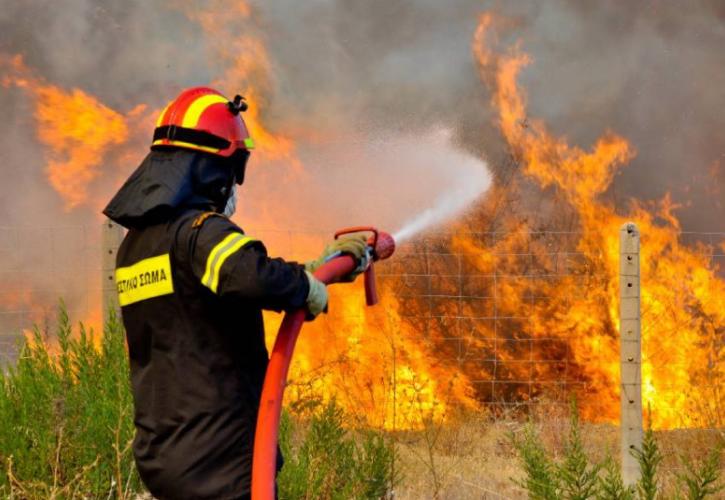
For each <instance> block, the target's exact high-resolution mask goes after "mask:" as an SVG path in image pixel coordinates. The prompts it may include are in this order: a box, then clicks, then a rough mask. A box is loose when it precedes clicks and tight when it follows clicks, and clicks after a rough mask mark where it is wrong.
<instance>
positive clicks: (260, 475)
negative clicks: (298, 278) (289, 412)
mask: <svg viewBox="0 0 725 500" xmlns="http://www.w3.org/2000/svg"><path fill="white" fill-rule="evenodd" d="M363 231H364V232H368V231H369V232H372V233H373V236H371V237H370V239H369V240H368V247H369V250H370V252H371V255H372V260H371V262H370V265H369V266H368V268H367V269H366V270H365V296H366V299H367V305H369V306H371V305H374V304H376V303H377V301H378V297H377V289H376V286H375V274H374V268H373V263H372V262H373V261H377V260H382V259H387V258H388V257H390V256H391V255H392V254H393V252H394V251H395V241H394V240H393V237H392V236H390V235H389V234H387V233H384V232H382V231H378V230H377V229H375V228H371V227H354V228H349V229H344V230H341V231H338V232H337V233H336V234H335V238H338V237H339V236H340V235H343V234H347V233H357V232H363ZM358 265H359V263H358V262H357V261H356V260H355V259H354V258H353V257H351V256H350V255H340V256H337V257H335V258H333V259H331V260H330V261H328V262H327V263H325V264H323V265H322V266H320V268H319V269H317V271H315V273H314V275H315V278H317V279H318V280H320V281H322V282H323V283H325V284H331V283H335V282H337V281H339V280H340V279H342V278H343V277H345V276H347V275H349V274H350V273H352V272H353V271H354V270H355V269H357V267H358ZM305 316H306V311H305V309H298V310H296V311H291V312H288V313H287V314H286V315H285V317H284V320H282V325H281V326H280V328H279V332H278V333H277V339H276V340H275V342H274V349H273V350H272V355H271V356H270V359H269V365H268V366H267V375H266V377H265V379H264V386H263V388H262V397H261V399H260V404H259V415H258V417H257V430H256V433H255V438H254V457H253V460H252V500H274V498H275V479H276V472H277V471H276V463H277V439H278V437H279V419H280V414H281V411H282V397H283V396H284V389H285V385H286V383H287V372H288V371H289V366H290V362H291V361H292V353H293V352H294V348H295V343H296V342H297V337H298V336H299V334H300V330H301V329H302V325H303V324H304V321H305Z"/></svg>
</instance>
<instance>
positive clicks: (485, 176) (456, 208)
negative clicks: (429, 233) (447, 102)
mask: <svg viewBox="0 0 725 500" xmlns="http://www.w3.org/2000/svg"><path fill="white" fill-rule="evenodd" d="M468 161H476V162H479V163H480V168H474V169H465V170H464V171H461V174H462V175H460V178H459V179H458V180H457V181H456V184H455V186H454V187H453V189H450V190H448V191H446V192H445V193H442V194H441V195H440V196H439V197H438V198H437V199H436V200H435V203H434V204H433V206H431V207H430V208H427V209H425V210H424V211H422V212H420V213H419V214H417V215H416V216H415V217H413V218H412V219H411V220H410V221H408V222H407V223H406V224H405V225H404V226H403V227H402V228H400V229H399V230H398V231H397V232H396V233H395V234H394V235H393V237H394V238H395V241H396V243H402V242H404V241H405V240H407V239H409V238H411V237H413V236H415V235H416V234H418V233H420V232H421V231H423V230H425V229H428V228H430V227H433V226H435V225H438V224H441V223H443V222H445V221H447V220H449V219H451V218H452V217H454V216H456V215H458V214H459V213H460V212H462V211H463V210H464V209H465V208H466V207H468V206H469V205H470V204H471V203H472V202H474V201H475V200H476V199H478V198H479V197H480V196H481V194H483V193H484V192H485V191H486V190H488V188H489V186H490V185H491V174H490V171H489V169H488V167H487V165H486V163H485V162H484V161H482V160H479V159H476V158H473V157H469V158H468Z"/></svg>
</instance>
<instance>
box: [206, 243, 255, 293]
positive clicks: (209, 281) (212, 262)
mask: <svg viewBox="0 0 725 500" xmlns="http://www.w3.org/2000/svg"><path fill="white" fill-rule="evenodd" d="M252 241H255V240H254V238H250V237H249V236H246V235H244V234H242V233H232V234H230V235H229V236H227V237H226V238H224V239H223V240H222V241H221V242H219V243H218V244H217V245H216V246H215V247H214V248H212V249H211V252H209V257H207V259H206V269H205V271H204V276H202V278H201V283H202V285H204V286H205V287H207V288H209V289H210V290H211V291H212V292H214V293H217V289H218V288H219V273H220V271H221V268H222V266H223V265H224V262H225V261H226V260H227V259H228V258H229V256H231V255H232V254H233V253H234V252H236V251H237V250H239V249H240V248H242V247H243V246H244V245H246V244H247V243H250V242H252Z"/></svg>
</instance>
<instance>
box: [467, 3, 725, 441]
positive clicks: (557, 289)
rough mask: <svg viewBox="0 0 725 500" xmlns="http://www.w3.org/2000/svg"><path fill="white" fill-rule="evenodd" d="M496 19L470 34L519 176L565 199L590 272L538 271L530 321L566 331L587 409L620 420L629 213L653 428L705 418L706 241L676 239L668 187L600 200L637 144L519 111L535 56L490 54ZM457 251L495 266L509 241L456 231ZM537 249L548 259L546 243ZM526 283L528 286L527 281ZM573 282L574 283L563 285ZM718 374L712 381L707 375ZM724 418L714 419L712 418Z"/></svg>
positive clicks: (709, 340) (717, 350)
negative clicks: (566, 129)
mask: <svg viewBox="0 0 725 500" xmlns="http://www.w3.org/2000/svg"><path fill="white" fill-rule="evenodd" d="M495 21H496V20H495V19H494V17H493V16H492V15H490V14H485V15H483V16H482V17H481V19H480V22H479V25H478V29H477V30H476V33H475V36H474V42H473V52H474V55H475V58H476V61H477V62H478V65H479V69H480V73H481V78H482V80H483V81H484V82H485V83H486V84H487V85H488V86H489V87H490V88H491V91H492V104H493V106H494V107H495V109H496V110H497V111H498V124H499V127H500V129H501V131H502V133H503V135H504V137H505V139H506V141H507V142H508V144H509V146H510V148H511V150H512V152H513V154H514V156H515V157H516V158H517V159H518V160H519V161H520V163H521V164H522V165H523V167H524V169H525V174H526V175H527V176H529V177H530V178H532V179H534V180H535V181H537V182H538V183H539V185H540V186H541V187H542V188H547V187H554V188H556V192H557V193H558V194H559V195H560V196H561V197H563V199H564V200H565V201H566V203H567V204H568V205H569V206H570V207H571V208H572V209H573V212H574V214H575V215H576V217H577V219H578V224H579V228H580V231H581V234H580V236H579V239H578V242H577V250H578V251H579V252H581V253H582V254H583V255H584V257H585V263H584V264H583V265H580V266H579V267H580V271H582V272H583V273H584V275H585V276H589V277H590V278H589V279H590V280H591V281H590V282H589V283H588V284H587V283H585V284H584V286H582V284H581V283H580V282H578V281H579V280H577V279H574V278H572V277H566V276H564V277H561V278H560V279H558V280H556V281H551V280H537V281H536V282H535V283H534V284H533V288H535V291H536V293H538V294H539V295H541V296H545V297H547V299H548V300H547V302H546V303H545V304H541V305H538V304H536V305H534V307H533V308H531V310H530V312H531V315H530V322H528V323H527V324H526V325H527V326H526V329H527V330H528V333H529V334H530V335H532V336H533V337H555V338H561V339H562V340H564V341H566V342H567V344H568V346H569V349H571V352H572V354H573V357H574V360H575V361H576V366H577V369H578V370H580V371H581V373H580V375H579V376H581V377H582V378H583V380H585V381H586V382H587V389H586V391H585V392H584V393H583V394H582V396H581V398H582V399H583V409H584V412H585V414H586V416H588V417H589V418H590V419H592V420H616V419H617V418H618V407H619V406H618V405H619V395H618V383H619V369H618V363H619V346H618V333H617V330H618V323H619V317H618V283H617V276H618V272H619V260H618V258H619V256H618V245H619V242H618V238H619V237H618V228H619V227H620V226H621V225H622V224H623V223H624V222H625V221H626V220H629V219H632V220H635V221H636V222H637V224H638V225H639V227H640V231H641V233H642V235H643V236H642V265H641V272H642V277H643V278H642V311H643V322H644V326H643V332H642V334H643V368H642V371H643V397H644V399H645V403H646V405H648V406H649V407H651V409H652V419H653V424H654V425H655V426H658V427H673V426H683V425H684V426H691V425H704V424H710V425H712V424H713V422H707V421H706V420H707V419H708V418H710V417H712V416H713V415H715V409H716V408H718V407H720V408H721V407H722V403H723V402H725V401H723V399H722V398H723V396H722V395H721V394H720V393H719V391H718V390H717V385H718V384H719V383H721V381H722V375H723V373H722V370H723V359H722V348H721V347H719V342H720V341H719V340H718V339H721V338H722V334H723V331H724V329H725V307H723V306H724V305H725V282H724V281H723V280H722V279H720V278H719V277H718V275H717V271H718V270H717V268H716V267H715V266H714V265H713V264H711V262H710V260H709V257H708V251H711V249H708V248H706V247H704V246H702V245H700V246H696V247H688V246H685V245H684V244H683V243H682V242H681V241H680V238H679V236H680V232H681V229H680V225H679V222H678V220H677V218H676V216H675V214H674V209H675V208H676V207H675V206H674V205H673V204H672V202H671V201H670V199H669V197H665V199H663V200H662V201H661V202H660V203H659V204H658V206H650V207H648V206H644V205H643V204H642V203H639V202H636V201H633V202H632V206H631V209H630V213H629V214H627V215H626V216H623V215H620V214H618V213H617V212H616V211H615V209H614V207H613V206H612V205H611V204H608V203H606V202H604V201H602V200H601V199H600V198H599V195H601V194H602V193H603V192H604V191H606V189H607V188H608V187H609V186H610V184H611V182H612V179H613V176H614V174H615V173H616V171H617V169H618V168H620V167H621V166H622V165H624V164H626V163H627V162H628V161H629V160H630V159H631V158H632V157H633V156H634V151H633V149H632V147H631V146H630V145H629V144H628V142H627V141H626V140H625V139H623V138H622V137H619V136H617V135H616V134H614V133H612V132H607V133H605V134H604V135H603V136H602V137H601V138H600V139H598V140H597V141H596V143H595V144H594V146H593V148H592V150H591V151H589V152H587V151H584V150H581V149H580V148H578V147H576V146H572V145H570V144H569V143H568V142H567V140H566V138H564V137H556V136H554V135H552V134H551V132H549V131H548V129H547V127H546V125H545V124H544V123H543V121H541V120H537V119H533V118H531V117H528V116H527V113H526V97H525V94H524V92H523V90H522V89H521V88H520V87H519V85H518V83H517V77H518V75H519V73H520V72H521V70H522V69H523V68H524V67H525V66H526V65H527V64H529V63H530V62H531V59H530V57H529V56H528V55H526V54H525V53H523V52H521V50H520V49H519V46H518V45H515V46H514V47H512V48H510V49H509V50H508V51H507V52H505V53H504V54H496V53H494V51H493V47H495V45H496V43H497V40H496V36H495V35H496V33H495V31H494V25H495ZM453 243H454V246H456V247H457V248H460V249H467V250H469V251H470V250H472V249H474V248H475V249H476V250H477V251H478V252H479V253H481V252H482V253H483V254H484V255H485V257H482V258H481V259H480V260H479V261H478V262H476V263H475V264H476V265H477V267H478V268H479V269H480V270H488V271H490V270H491V267H492V266H495V265H496V264H499V265H500V264H501V262H500V258H499V257H498V256H497V255H498V254H502V253H506V252H503V251H502V250H504V249H509V250H510V249H513V248H516V245H517V243H516V242H515V241H511V240H510V239H504V240H503V241H501V242H500V243H498V244H496V245H495V247H494V248H482V247H479V246H477V245H475V243H473V242H471V241H469V240H466V239H465V238H458V239H454V242H453ZM533 253H535V254H540V255H541V256H542V257H545V255H546V253H545V249H544V248H539V249H538V250H537V249H536V248H534V250H533ZM528 286H531V284H530V285H528ZM528 286H513V287H509V288H507V289H505V290H504V291H503V293H502V294H501V296H500V297H501V299H502V300H501V306H502V307H503V310H502V311H500V313H501V314H505V313H506V312H507V311H508V312H514V311H521V310H522V309H523V308H524V307H525V304H524V302H525V300H526V298H525V297H527V296H528V293H529V292H531V291H534V290H530V289H528ZM572 291H578V293H570V292H572ZM714 381H720V382H718V384H715V385H713V382H714ZM717 423H719V424H721V423H722V422H717Z"/></svg>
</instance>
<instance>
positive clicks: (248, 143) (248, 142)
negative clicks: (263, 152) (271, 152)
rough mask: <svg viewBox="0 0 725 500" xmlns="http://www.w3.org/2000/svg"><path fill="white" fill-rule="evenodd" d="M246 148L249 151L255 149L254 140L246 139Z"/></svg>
mask: <svg viewBox="0 0 725 500" xmlns="http://www.w3.org/2000/svg"><path fill="white" fill-rule="evenodd" d="M244 147H245V148H247V149H254V139H252V138H251V137H247V138H246V139H244Z"/></svg>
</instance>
